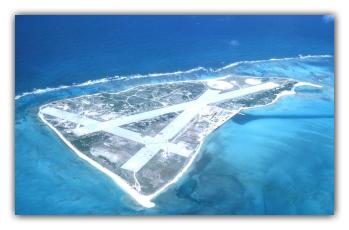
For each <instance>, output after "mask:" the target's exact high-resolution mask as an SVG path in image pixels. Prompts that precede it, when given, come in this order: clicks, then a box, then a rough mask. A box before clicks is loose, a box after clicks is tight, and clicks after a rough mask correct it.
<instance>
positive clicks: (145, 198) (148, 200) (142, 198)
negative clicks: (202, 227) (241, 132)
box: [38, 82, 322, 208]
mask: <svg viewBox="0 0 349 230" xmlns="http://www.w3.org/2000/svg"><path fill="white" fill-rule="evenodd" d="M299 86H313V87H322V86H319V85H315V84H312V83H307V82H297V83H296V84H295V85H294V86H293V88H292V89H291V90H289V91H282V92H281V93H279V94H278V95H277V96H276V98H275V99H274V100H273V101H272V102H270V103H268V104H266V105H257V106H252V107H242V108H240V109H238V110H236V111H234V113H233V114H232V115H231V116H229V117H226V118H225V119H222V120H220V121H219V122H218V123H217V125H216V126H215V127H214V128H213V129H212V130H209V131H208V132H207V133H206V136H208V135H209V134H210V133H212V132H213V131H214V130H215V129H217V128H218V127H220V126H221V125H223V124H224V123H225V122H226V121H227V120H230V119H231V118H232V117H234V116H235V115H236V114H238V113H240V112H241V111H242V110H246V109H252V108H258V107H263V106H269V105H272V104H274V103H275V102H276V101H277V100H278V99H279V98H281V97H283V96H286V95H292V94H295V93H296V92H295V88H296V87H299ZM118 93H119V92H118ZM84 96H86V95H84ZM44 106H45V105H43V106H41V107H40V108H39V112H38V116H39V117H40V119H41V120H42V121H43V122H44V123H45V124H46V125H48V126H49V127H50V128H51V129H53V130H54V132H55V133H56V134H57V135H58V136H59V137H60V138H61V139H62V140H63V142H64V143H65V144H66V145H67V146H69V147H70V148H71V149H72V150H73V151H74V153H75V154H76V155H77V156H79V157H80V158H81V159H83V160H86V161H87V162H88V163H90V164H91V165H92V166H94V167H95V168H97V169H98V170H100V171H101V172H103V173H104V174H106V175H107V176H109V177H111V178H112V179H113V180H114V181H115V183H116V184H117V185H118V186H119V187H120V188H121V189H122V190H124V191H125V192H126V193H128V194H129V195H130V196H131V197H132V198H133V199H134V200H135V201H137V202H138V203H139V204H140V205H142V206H143V207H145V208H152V207H154V206H155V203H154V202H152V200H153V199H154V198H155V197H157V196H158V195H159V194H160V193H161V192H163V191H164V190H166V189H167V188H168V187H169V186H170V185H171V184H173V183H175V182H177V181H178V180H179V178H181V177H182V176H183V175H184V173H185V172H186V171H187V170H188V169H189V168H190V166H191V165H192V164H193V162H194V159H195V158H196V156H197V155H198V154H199V152H200V150H201V147H202V144H203V143H204V141H205V138H203V139H202V140H201V141H200V144H199V146H198V147H197V149H196V150H195V153H194V154H193V155H192V156H191V157H190V159H189V161H188V163H187V164H186V165H185V166H184V167H183V168H182V170H180V171H179V173H178V174H177V175H176V176H175V177H174V178H173V179H172V180H170V181H169V182H168V183H166V184H165V185H163V186H162V187H161V188H160V189H158V190H157V191H156V192H154V193H152V194H150V195H142V194H140V193H139V192H137V191H136V190H135V189H134V188H133V187H131V186H130V185H129V184H128V183H127V182H126V181H125V180H124V179H122V178H121V177H120V176H118V175H117V174H115V173H113V172H112V171H110V170H109V169H107V168H105V167H103V166H102V165H100V164H99V163H98V162H96V161H94V160H93V159H91V158H89V157H87V156H86V155H85V154H83V153H82V152H80V151H79V150H78V149H77V148H75V147H74V146H73V145H72V144H71V143H70V142H69V141H68V140H67V139H66V138H65V137H64V136H63V135H62V134H61V133H60V132H59V131H58V130H57V129H56V128H55V127H54V126H53V125H51V124H50V123H49V122H47V121H46V120H45V118H44V116H43V114H42V113H41V109H42V107H44Z"/></svg>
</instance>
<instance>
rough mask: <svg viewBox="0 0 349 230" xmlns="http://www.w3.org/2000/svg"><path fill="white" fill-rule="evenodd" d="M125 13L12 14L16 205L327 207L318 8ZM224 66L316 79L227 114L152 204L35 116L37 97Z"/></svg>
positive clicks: (327, 121) (328, 54)
mask: <svg viewBox="0 0 349 230" xmlns="http://www.w3.org/2000/svg"><path fill="white" fill-rule="evenodd" d="M58 18H59V17H58ZM130 18H132V17H126V16H125V17H122V18H121V19H120V18H118V19H115V17H107V18H104V17H102V18H100V17H91V18H88V17H82V16H80V17H74V16H69V17H63V18H60V19H57V17H48V18H45V20H43V19H42V18H40V17H31V18H30V16H21V17H17V18H16V105H15V109H16V112H15V116H16V117H15V140H16V142H15V186H16V188H15V211H16V214H34V215H35V214H54V215H57V214H65V215H69V214H72V215H81V214H83V215H85V214H86V215H175V214H223V215H225V214H246V215H254V214H332V213H333V212H334V60H333V57H332V55H333V50H334V48H333V22H328V21H324V20H323V18H322V16H293V17H292V16H288V17H281V16H270V17H263V19H261V18H260V17H258V16H240V17H233V16H231V17H225V16H216V17H204V16H202V17H189V16H188V17H184V18H181V19H179V18H180V17H179V16H173V17H168V18H166V19H162V20H159V18H158V17H153V18H152V17H150V18H147V17H145V18H144V17H140V18H132V19H130ZM53 25H54V26H53ZM130 28H131V29H130ZM232 28H234V29H232ZM96 31H98V32H99V33H96ZM262 31H264V32H265V33H262ZM63 38H65V39H63ZM165 38H167V39H165ZM169 38H173V39H174V40H175V41H176V42H173V41H172V40H171V39H169ZM257 38H258V39H257ZM115 41H117V42H115ZM198 41H200V42H198ZM271 44H273V45H271ZM300 54H312V55H313V56H298V55H300ZM323 54H325V55H323ZM289 57H293V58H289ZM271 58H278V59H271ZM246 60H248V61H246ZM253 60H264V61H253ZM230 63H234V64H233V65H229V64H230ZM224 66H225V68H222V67H224ZM178 70H182V72H178ZM173 71H177V72H173ZM149 73H160V74H149ZM227 74H236V75H252V76H260V77H263V76H265V77H269V76H278V77H290V78H294V79H297V80H299V81H307V82H311V83H316V84H320V85H322V86H323V87H322V88H321V89H317V88H312V87H302V88H298V89H297V94H296V95H291V96H286V97H283V98H281V99H280V100H279V101H278V102H277V103H275V104H273V105H270V106H266V107H261V108H256V109H251V110H246V111H243V112H242V114H239V115H237V116H235V117H234V118H232V119H231V120H229V121H228V122H226V123H225V124H224V125H223V126H221V127H220V128H219V129H217V130H215V131H214V132H213V133H211V134H210V135H209V136H208V137H207V139H206V141H205V143H204V144H203V146H202V148H201V150H200V153H199V155H198V157H197V158H196V160H195V161H194V163H193V164H192V166H191V167H190V169H189V170H188V171H187V172H186V173H185V175H184V176H183V177H182V178H181V179H180V180H179V181H178V182H177V183H176V184H173V185H172V186H170V187H169V188H168V189H167V190H166V191H164V192H163V193H161V194H160V195H159V196H158V197H156V198H155V199H154V202H155V203H156V206H155V207H154V208H151V209H144V208H142V207H141V206H139V205H138V204H137V203H136V202H134V201H133V200H132V198H130V197H129V196H128V195H127V194H126V193H125V192H124V191H122V190H121V189H120V188H119V187H118V186H117V185H116V184H115V183H114V182H113V181H112V180H111V179H110V178H109V177H107V176H105V175H104V174H103V173H101V172H99V171H98V170H96V169H95V168H94V167H92V166H90V165H89V164H88V163H87V162H85V161H83V160H81V159H80V158H78V157H77V156H76V155H75V154H74V153H73V152H72V151H71V150H70V149H69V148H68V147H67V146H66V145H65V144H64V143H63V142H62V141H60V140H59V138H58V137H57V136H56V135H55V134H54V133H53V132H52V130H50V129H49V128H48V127H47V126H46V125H44V124H43V123H42V122H41V121H40V120H39V119H38V117H37V112H38V107H39V106H40V105H42V104H45V103H47V102H49V101H53V100H57V99H63V98H69V97H73V96H78V95H81V94H91V93H96V92H100V91H105V92H116V91H120V90H124V89H127V88H130V87H133V86H136V85H139V84H148V83H158V82H168V81H177V80H188V79H208V78H215V77H221V76H225V75H227ZM73 83H76V84H73Z"/></svg>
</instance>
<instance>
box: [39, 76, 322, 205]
mask: <svg viewBox="0 0 349 230" xmlns="http://www.w3.org/2000/svg"><path fill="white" fill-rule="evenodd" d="M302 85H310V86H315V87H319V86H317V85H313V84H310V83H305V82H298V81H296V80H293V79H287V78H279V77H260V78H258V77H242V76H226V77H222V78H216V79H209V80H191V81H177V82H167V83H158V84H148V85H140V86H136V87H134V88H131V89H128V90H125V91H121V92H115V93H106V92H100V93H98V94H92V95H82V96H79V97H74V98H68V99H63V100H58V101H53V102H50V103H48V104H45V105H42V106H41V107H40V108H39V112H38V116H39V117H40V119H41V120H42V121H43V122H44V123H45V124H47V125H48V126H49V127H50V128H51V129H52V130H53V131H54V132H55V133H56V134H57V135H58V137H60V138H61V140H63V141H64V142H65V143H66V144H67V145H68V146H69V147H70V148H71V149H72V150H73V151H74V153H76V154H77V155H78V156H79V157H81V158H82V159H84V160H86V161H87V162H89V163H90V164H91V165H93V166H94V167H95V168H97V169H99V170H100V171H102V172H103V173H105V174H106V175H108V176H110V177H111V178H112V179H113V180H114V181H115V182H116V183H117V184H118V186H120V187H121V188H122V189H123V190H124V191H126V192H127V193H128V194H129V195H130V196H131V197H132V198H133V199H134V200H135V201H136V202H138V203H139V204H140V205H142V206H144V207H147V208H151V207H153V206H154V205H155V203H154V202H153V200H154V198H155V197H156V196H157V195H159V194H160V193H161V192H163V191H164V190H165V189H167V188H168V187H169V186H170V185H171V184H173V183H175V182H176V181H177V180H178V179H179V178H180V177H181V176H182V175H183V174H184V173H185V172H186V170H187V169H188V168H189V167H190V166H191V164H192V162H193V161H194V159H195V158H196V156H197V154H198V153H199V150H200V146H201V145H202V143H203V141H204V140H205V137H207V136H208V135H209V134H210V133H211V132H212V131H213V130H215V129H217V128H218V127H220V126H221V125H222V124H223V123H225V122H226V121H227V120H229V119H231V118H232V117H233V116H234V115H236V114H237V113H240V112H241V110H243V109H248V108H255V107H259V106H266V105H270V104H272V103H274V102H276V101H277V100H278V98H280V97H281V96H284V95H289V94H294V93H295V91H294V89H295V87H297V86H302ZM237 135H238V134H237Z"/></svg>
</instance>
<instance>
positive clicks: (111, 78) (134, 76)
mask: <svg viewBox="0 0 349 230" xmlns="http://www.w3.org/2000/svg"><path fill="white" fill-rule="evenodd" d="M308 58H333V56H332V55H329V54H319V55H304V56H302V55H298V56H294V57H284V58H270V59H260V60H250V61H236V62H233V63H230V64H227V65H225V66H223V67H221V68H217V69H211V68H209V67H202V66H199V67H194V68H192V69H189V70H178V71H174V72H167V73H166V72H165V73H148V74H131V75H124V76H120V75H114V76H105V77H102V78H99V79H94V80H87V81H84V82H80V83H72V84H70V85H59V86H56V87H46V88H39V89H36V88H34V89H32V90H31V91H25V92H22V93H19V94H17V95H15V97H14V99H15V101H16V100H19V99H21V98H23V97H26V96H30V95H37V94H44V93H48V92H55V91H60V90H63V89H67V88H72V87H86V86H89V85H95V84H102V83H107V82H113V81H119V80H129V79H130V80H132V79H140V78H147V77H149V78H154V77H161V76H166V75H168V76H176V75H179V74H187V73H193V72H195V71H202V70H204V71H209V72H211V73H217V72H219V71H222V70H223V71H224V70H225V69H229V68H232V67H234V66H237V65H240V64H245V63H260V62H266V61H284V60H286V61H287V60H296V59H300V60H304V59H308Z"/></svg>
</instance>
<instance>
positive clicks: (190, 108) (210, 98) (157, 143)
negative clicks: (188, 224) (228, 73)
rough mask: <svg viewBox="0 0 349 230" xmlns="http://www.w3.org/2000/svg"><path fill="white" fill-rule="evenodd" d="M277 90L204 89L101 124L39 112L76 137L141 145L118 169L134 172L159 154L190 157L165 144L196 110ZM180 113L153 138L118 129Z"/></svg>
mask: <svg viewBox="0 0 349 230" xmlns="http://www.w3.org/2000/svg"><path fill="white" fill-rule="evenodd" d="M278 86H279V85H278V84H276V83H274V82H267V83H263V84H259V85H255V86H251V87H247V88H243V89H238V90H234V91H229V92H225V93H220V92H221V91H219V90H211V89H208V90H207V91H206V92H205V93H204V94H202V95H201V96H200V97H199V98H197V99H196V100H193V101H189V102H185V103H181V104H176V105H172V106H168V107H164V108H160V109H155V110H152V111H147V112H143V113H138V114H134V115H130V116H125V117H121V118H117V119H114V120H110V121H105V122H100V121H97V120H94V119H91V118H87V117H86V116H82V115H79V114H74V113H70V112H67V111H64V110H59V109H56V108H52V107H44V108H42V109H41V110H40V113H43V114H46V115H50V116H54V117H57V118H60V119H63V120H66V121H70V122H73V123H76V124H78V125H79V127H78V128H76V129H75V131H74V133H75V134H76V135H78V136H81V135H86V134H89V133H93V132H98V131H105V132H108V133H112V134H114V135H117V136H120V137H124V138H127V139H129V140H132V141H136V142H138V143H141V144H143V145H144V147H143V148H141V149H140V150H139V151H138V152H137V153H136V154H134V155H133V156H132V157H131V158H130V159H129V160H128V161H126V162H125V163H124V164H123V165H122V166H121V168H123V169H125V170H129V171H132V172H138V171H139V170H141V169H142V168H143V167H144V165H146V164H147V163H148V162H149V161H150V160H151V159H152V158H153V157H154V156H155V155H156V154H157V153H158V152H160V151H161V150H165V151H168V152H171V153H175V154H178V155H181V156H184V157H188V156H190V154H191V152H192V151H191V150H188V149H187V148H186V147H185V146H184V145H182V144H174V143H171V142H170V141H169V140H170V139H171V138H173V137H175V136H176V135H177V134H178V133H179V132H180V131H181V130H183V128H185V127H186V126H187V125H188V123H189V122H190V121H191V120H192V119H193V118H194V117H195V116H197V115H198V114H199V112H200V110H201V109H202V108H203V107H204V106H207V105H210V104H214V103H218V102H224V101H226V100H230V99H233V98H236V97H242V96H245V95H248V94H252V93H256V92H259V91H264V90H269V89H273V88H276V87H278ZM180 111H182V112H181V114H180V115H178V116H177V117H176V118H175V119H174V120H173V121H171V122H170V123H169V124H168V125H167V126H166V127H165V128H164V129H162V130H161V131H160V132H159V134H158V135H156V136H155V137H150V136H144V135H142V134H140V133H137V132H133V131H130V130H127V129H124V128H121V127H120V126H122V125H125V124H129V123H134V122H138V121H142V120H145V119H150V118H153V117H157V116H160V115H163V114H167V113H172V112H180Z"/></svg>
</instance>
